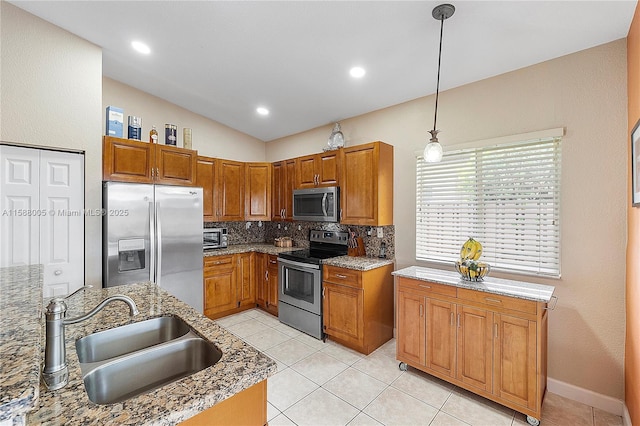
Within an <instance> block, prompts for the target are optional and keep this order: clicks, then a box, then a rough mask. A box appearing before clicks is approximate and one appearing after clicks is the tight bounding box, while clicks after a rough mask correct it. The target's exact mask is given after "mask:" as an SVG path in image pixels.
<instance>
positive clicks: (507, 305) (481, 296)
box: [458, 288, 537, 314]
mask: <svg viewBox="0 0 640 426" xmlns="http://www.w3.org/2000/svg"><path fill="white" fill-rule="evenodd" d="M458 298H459V299H466V300H471V301H473V302H477V303H482V304H484V305H486V306H487V307H488V308H502V309H511V310H514V311H520V312H528V313H531V314H535V313H536V309H537V307H536V302H534V301H532V300H524V299H518V298H515V297H509V296H501V295H498V294H492V293H486V292H484V291H475V290H467V289H464V288H459V289H458Z"/></svg>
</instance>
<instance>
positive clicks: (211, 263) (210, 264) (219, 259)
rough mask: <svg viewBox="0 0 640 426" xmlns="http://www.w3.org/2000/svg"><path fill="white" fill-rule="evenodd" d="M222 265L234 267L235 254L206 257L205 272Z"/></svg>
mask: <svg viewBox="0 0 640 426" xmlns="http://www.w3.org/2000/svg"><path fill="white" fill-rule="evenodd" d="M221 267H228V268H233V256H232V255H229V256H208V257H205V258H204V270H205V274H206V271H207V270H210V269H213V268H221Z"/></svg>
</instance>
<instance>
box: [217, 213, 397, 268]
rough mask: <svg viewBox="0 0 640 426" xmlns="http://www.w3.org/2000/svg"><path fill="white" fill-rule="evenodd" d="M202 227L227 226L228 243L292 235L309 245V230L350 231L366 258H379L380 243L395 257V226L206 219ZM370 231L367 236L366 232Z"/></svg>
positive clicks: (266, 240) (295, 241) (300, 244)
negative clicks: (208, 220) (378, 233)
mask: <svg viewBox="0 0 640 426" xmlns="http://www.w3.org/2000/svg"><path fill="white" fill-rule="evenodd" d="M204 227H205V228H227V229H228V232H229V234H228V238H229V244H230V245H232V244H250V243H273V240H274V239H275V238H278V237H291V239H292V240H293V246H294V248H295V247H303V248H306V247H309V231H310V230H312V229H323V230H327V231H344V232H347V231H349V230H351V231H352V232H355V234H356V236H358V237H362V240H363V241H364V246H365V250H366V254H367V256H368V257H378V256H379V254H380V246H381V244H382V242H384V243H385V244H386V253H385V257H386V258H387V259H393V258H394V257H395V226H393V225H389V226H380V227H372V226H353V225H342V224H339V223H327V222H205V223H204ZM378 228H382V233H383V237H382V238H378V236H377V229H378ZM369 234H370V235H369Z"/></svg>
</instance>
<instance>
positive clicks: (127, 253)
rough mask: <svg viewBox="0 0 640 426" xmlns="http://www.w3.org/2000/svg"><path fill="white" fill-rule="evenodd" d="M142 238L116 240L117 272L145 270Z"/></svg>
mask: <svg viewBox="0 0 640 426" xmlns="http://www.w3.org/2000/svg"><path fill="white" fill-rule="evenodd" d="M144 260H145V250H144V238H128V239H126V240H118V271H119V272H125V271H135V270H138V269H144V268H145V263H144Z"/></svg>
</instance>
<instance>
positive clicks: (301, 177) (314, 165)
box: [295, 149, 342, 188]
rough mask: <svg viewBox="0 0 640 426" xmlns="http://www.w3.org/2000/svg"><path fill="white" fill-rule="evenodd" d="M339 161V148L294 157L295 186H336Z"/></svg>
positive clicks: (339, 168) (340, 156) (340, 153)
mask: <svg viewBox="0 0 640 426" xmlns="http://www.w3.org/2000/svg"><path fill="white" fill-rule="evenodd" d="M341 162H342V150H341V149H338V150H335V151H328V152H323V153H321V154H312V155H305V156H304V157H298V158H296V159H295V167H296V188H314V187H320V186H338V185H339V181H340V170H341Z"/></svg>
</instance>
